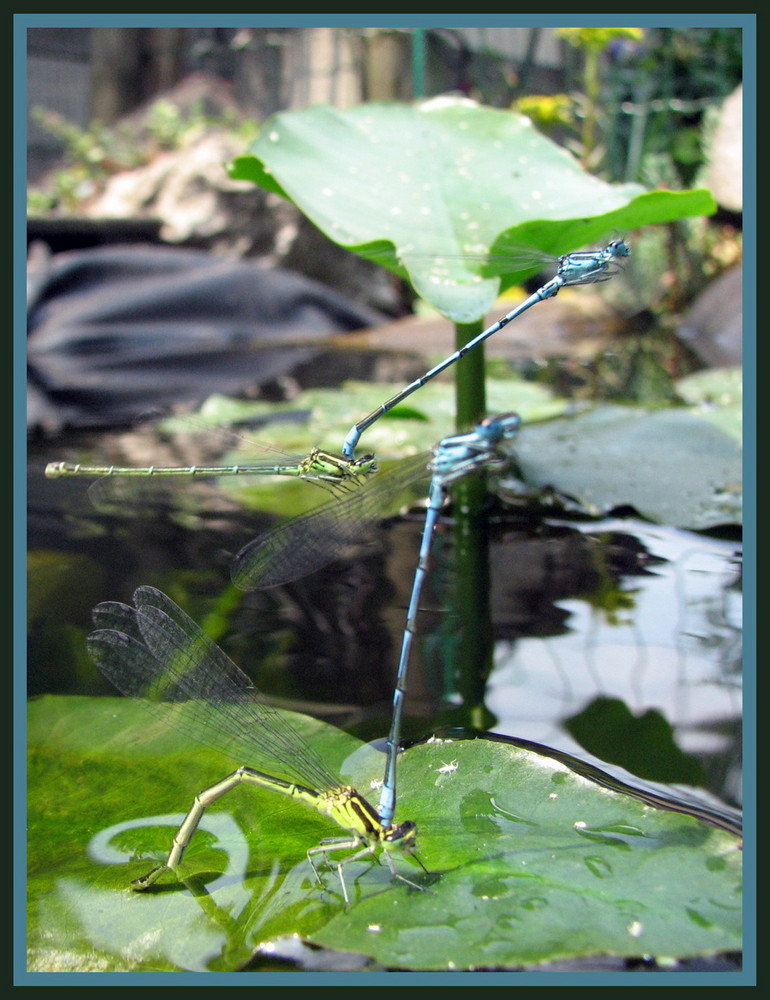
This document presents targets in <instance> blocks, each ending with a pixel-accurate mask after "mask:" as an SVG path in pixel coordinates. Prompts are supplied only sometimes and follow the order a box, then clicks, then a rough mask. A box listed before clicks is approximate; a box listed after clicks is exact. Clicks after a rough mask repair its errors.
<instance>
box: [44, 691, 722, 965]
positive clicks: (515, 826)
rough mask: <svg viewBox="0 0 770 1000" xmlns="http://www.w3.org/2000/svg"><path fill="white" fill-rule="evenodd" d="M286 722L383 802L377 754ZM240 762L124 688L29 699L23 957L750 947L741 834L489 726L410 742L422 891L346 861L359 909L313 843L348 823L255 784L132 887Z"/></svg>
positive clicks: (483, 958) (470, 956)
mask: <svg viewBox="0 0 770 1000" xmlns="http://www.w3.org/2000/svg"><path fill="white" fill-rule="evenodd" d="M291 721H292V723H293V724H294V725H295V726H297V727H298V728H300V730H301V731H302V733H303V734H304V735H305V737H306V738H307V739H309V740H310V741H311V742H312V743H313V744H314V746H315V747H316V749H317V750H318V751H319V752H320V753H321V754H322V755H323V756H324V758H325V759H326V760H328V761H330V762H331V763H332V764H333V765H334V766H336V767H338V769H340V770H341V771H342V772H343V774H344V775H345V777H346V778H347V779H349V780H351V781H352V782H354V783H355V785H356V787H358V788H359V789H360V790H362V791H364V792H365V793H367V794H368V795H369V797H370V799H372V800H373V801H375V802H376V797H375V796H376V793H375V792H372V791H371V782H372V781H373V780H376V778H377V777H378V776H379V774H380V773H381V771H382V765H383V757H382V755H381V754H379V753H376V752H375V751H373V750H372V749H371V748H370V747H365V746H363V745H361V744H359V743H358V742H357V741H356V740H355V739H353V738H352V737H349V736H347V735H345V734H344V733H340V732H339V731H338V730H335V729H332V728H330V727H327V726H323V725H322V724H320V723H316V722H313V721H311V720H308V719H306V718H304V717H301V716H292V717H291ZM249 763H252V764H253V765H255V766H259V762H258V761H249ZM232 769H233V768H232V762H230V764H228V761H227V760H226V759H225V758H223V757H220V756H219V755H216V754H209V753H207V752H205V751H202V750H200V749H199V748H198V749H196V748H195V747H191V746H190V745H189V744H186V743H185V740H184V738H183V737H182V736H181V735H180V734H177V733H175V732H173V731H171V730H167V729H165V727H162V726H161V725H160V724H159V723H158V722H157V721H156V720H153V721H152V722H148V718H147V715H146V713H145V712H144V711H142V710H141V709H140V708H139V707H138V706H137V705H136V704H135V703H133V702H131V701H129V700H127V699H88V698H57V697H44V698H41V699H39V700H36V701H34V702H32V703H31V704H30V709H29V827H28V829H29V873H28V874H29V926H28V948H29V968H30V969H31V970H34V971H65V970H66V971H86V970H89V971H97V970H98V971H106V970H121V971H149V970H166V971H173V970H196V971H204V970H207V971H225V970H234V969H240V968H243V966H244V965H245V964H246V963H247V962H248V961H249V960H250V958H251V957H252V955H253V954H254V953H255V951H259V950H260V949H261V950H263V951H265V950H268V949H269V947H270V942H273V941H275V940H277V939H279V938H282V937H285V936H286V935H299V936H300V937H301V938H303V939H305V940H306V941H310V942H315V943H316V944H321V945H324V946H326V947H328V948H333V949H340V950H346V951H357V952H360V953H361V954H363V955H366V956H370V957H371V958H373V959H375V960H376V961H377V962H379V963H380V964H382V965H385V966H388V967H391V968H408V969H425V970H429V969H478V968H490V967H492V968H510V967H516V966H520V965H521V964H524V963H529V964H532V963H535V964H536V963H541V962H549V961H554V960H558V959H561V958H565V957H570V956H572V957H574V956H585V955H594V954H605V955H619V956H628V955H649V956H654V957H657V958H664V957H678V958H682V957H686V956H697V955H709V954H714V953H718V952H722V951H732V950H737V949H740V947H741V892H740V888H741V852H740V850H739V842H738V840H737V837H736V836H735V835H734V834H733V833H731V832H729V831H728V830H723V829H717V828H715V827H714V826H711V825H709V824H707V823H706V822H703V821H702V820H700V819H698V818H695V817H693V816H690V815H684V814H682V813H679V812H672V811H668V810H666V809H663V808H657V807H656V806H655V805H652V804H650V802H649V801H643V800H641V799H638V798H636V797H634V796H632V795H629V794H626V793H625V792H624V791H623V790H622V789H621V790H617V789H614V788H612V787H608V786H607V785H602V784H599V783H596V782H594V781H592V780H589V779H588V778H586V777H584V776H582V775H581V774H579V773H576V772H575V771H573V770H571V769H570V767H568V766H567V764H566V763H565V762H564V761H562V760H557V759H555V758H553V757H550V756H544V755H543V754H542V753H539V752H536V751H535V750H534V749H532V748H529V747H527V746H513V745H510V744H508V743H502V742H493V741H487V740H473V741H463V742H448V741H434V742H430V743H427V744H423V745H421V746H418V747H415V748H413V749H412V750H409V751H407V752H405V753H404V754H402V756H401V758H400V759H399V783H400V794H399V810H398V818H399V819H404V818H409V819H412V820H414V821H415V822H416V823H417V824H418V828H419V843H418V846H419V853H420V857H421V859H422V861H423V862H424V864H425V866H426V867H427V868H428V870H429V872H430V875H426V874H425V873H424V872H422V870H421V869H420V868H419V867H416V865H415V863H414V862H410V861H409V860H407V859H397V863H398V867H399V870H400V872H401V873H402V874H404V875H405V876H406V877H407V878H408V879H410V880H411V881H413V882H415V883H418V884H419V885H420V886H421V887H422V891H421V890H420V889H417V888H412V887H410V886H409V885H407V884H406V883H404V882H400V881H393V880H392V879H391V877H390V873H389V871H388V869H387V867H385V866H384V865H375V866H372V865H371V864H369V863H367V862H366V861H365V860H362V861H361V862H360V863H359V862H356V863H354V864H352V865H350V866H349V868H348V869H347V870H346V881H347V885H348V888H349V891H350V895H351V903H350V905H349V906H348V907H347V908H346V907H345V905H344V903H343V901H342V899H341V894H340V887H339V883H338V881H337V876H336V874H335V873H334V872H333V871H329V872H325V873H324V876H323V885H322V886H319V885H318V884H317V883H316V882H315V881H314V879H313V877H312V871H311V869H310V867H309V864H308V862H307V859H306V856H305V851H306V849H307V848H308V847H310V846H312V845H314V844H317V843H318V842H319V840H320V839H321V838H323V837H327V836H334V835H335V834H339V833H340V831H339V828H337V827H336V826H335V824H333V823H332V822H331V821H330V820H329V819H327V818H324V817H321V816H319V815H317V814H316V813H315V812H314V811H313V810H312V809H309V808H307V807H305V806H303V805H301V804H300V803H297V802H295V801H293V800H291V799H288V798H285V797H283V796H280V795H278V794H276V793H274V792H270V791H265V790H260V789H254V788H248V789H246V788H242V789H239V790H238V791H236V792H233V793H231V794H230V795H228V796H227V797H225V798H223V799H221V800H220V801H219V802H218V803H217V805H216V807H212V809H211V810H210V811H209V812H208V813H207V814H206V816H205V817H204V822H203V824H202V826H201V828H200V829H199V830H198V831H197V832H196V834H195V836H194V837H193V841H192V844H191V846H190V848H189V850H188V853H187V855H186V857H185V861H184V864H183V865H182V866H181V868H180V869H179V870H178V872H177V873H176V874H175V875H167V876H166V877H165V878H164V880H162V881H161V882H159V883H158V884H157V886H155V887H154V888H153V890H151V891H149V892H146V893H142V894H137V893H134V892H132V891H131V890H130V889H129V888H127V886H128V882H129V879H131V878H135V877H137V876H138V875H140V874H143V873H144V872H146V870H147V868H148V867H150V866H152V864H153V862H152V861H149V862H148V861H147V860H146V859H147V857H152V858H154V859H157V858H161V859H162V858H163V857H164V856H165V852H166V851H167V849H168V847H169V844H170V838H171V836H172V834H173V828H174V826H175V825H176V824H177V823H178V822H179V821H180V820H181V817H182V815H183V813H184V812H185V811H186V809H187V808H188V806H189V805H190V803H191V801H192V797H193V795H194V794H195V793H196V792H197V791H199V790H200V789H201V788H203V787H205V786H207V785H210V784H211V783H212V782H214V781H216V780H218V779H219V778H221V777H223V776H224V774H226V773H228V771H230V770H232ZM134 855H136V858H141V857H144V858H145V860H136V859H135V858H134ZM180 877H184V878H185V879H186V881H185V883H182V882H180V881H179V879H180Z"/></svg>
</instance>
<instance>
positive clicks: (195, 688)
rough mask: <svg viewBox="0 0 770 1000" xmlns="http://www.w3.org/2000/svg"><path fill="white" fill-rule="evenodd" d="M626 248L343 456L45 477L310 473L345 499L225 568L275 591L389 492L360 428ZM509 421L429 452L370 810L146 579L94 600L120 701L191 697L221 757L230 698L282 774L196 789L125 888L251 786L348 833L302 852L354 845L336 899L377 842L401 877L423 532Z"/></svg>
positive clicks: (575, 259) (329, 550)
mask: <svg viewBox="0 0 770 1000" xmlns="http://www.w3.org/2000/svg"><path fill="white" fill-rule="evenodd" d="M629 252H630V251H629V248H628V245H627V244H626V243H625V242H624V241H613V242H612V243H610V244H608V246H607V247H606V248H605V249H604V250H599V251H586V252H581V253H576V254H568V255H565V256H564V257H562V258H559V260H558V270H557V274H556V275H555V276H554V277H553V278H552V279H550V280H549V281H548V282H546V283H545V284H544V285H543V286H541V287H540V288H539V289H538V290H537V291H536V292H535V293H534V294H533V295H531V296H530V297H529V298H528V299H527V300H526V301H525V302H523V303H522V304H521V305H520V306H518V307H517V308H516V309H514V310H512V311H511V312H509V313H508V314H506V316H504V317H503V318H502V319H500V320H499V321H497V323H495V324H493V325H492V326H491V327H489V328H487V329H486V330H484V331H483V332H482V333H481V334H480V335H478V336H477V337H475V338H474V339H473V340H471V341H469V342H468V344H466V345H465V346H464V347H463V348H461V349H460V350H458V351H456V352H455V353H454V354H452V355H450V356H449V357H448V358H446V359H445V360H444V361H442V362H441V363H440V364H439V365H436V366H435V367H434V368H432V369H430V370H429V371H428V372H426V373H425V374H424V375H423V376H421V378H419V379H417V380H415V381H414V382H412V383H411V384H410V385H408V386H406V387H405V388H404V389H402V390H401V391H400V392H399V393H397V394H396V395H395V396H393V397H391V398H390V399H389V400H387V401H386V402H385V403H383V404H382V405H381V406H379V407H378V408H377V409H376V410H375V411H373V412H372V413H371V414H369V415H368V416H367V417H365V418H364V419H363V420H361V421H359V422H358V423H356V424H355V425H354V426H353V427H352V428H351V430H350V431H349V432H348V434H347V435H346V437H345V440H344V442H343V446H342V455H341V456H338V455H334V454H333V453H328V452H321V451H318V450H315V451H313V452H311V453H310V454H309V455H308V456H306V457H305V458H303V459H300V460H296V461H293V462H289V463H284V464H281V463H275V464H272V465H269V466H268V465H263V466H249V467H245V466H231V467H215V466H206V467H204V468H201V467H198V466H194V467H193V466H190V467H187V468H182V467H155V466H153V467H145V468H144V469H137V468H134V469H132V468H125V467H115V466H110V467H101V468H100V467H93V466H91V467H89V466H82V465H70V464H67V463H53V464H52V465H50V466H49V467H48V469H47V474H48V475H49V476H58V475H103V476H107V477H110V476H123V475H126V476H132V475H134V476H135V475H147V476H161V475H172V476H173V475H190V476H202V475H244V474H247V473H248V474H254V475H263V474H265V475H288V476H294V477H297V478H302V479H307V480H310V481H315V482H318V483H319V484H320V485H324V486H326V487H327V488H329V489H331V490H332V491H333V492H337V493H340V492H344V491H348V490H351V491H352V492H351V495H350V496H348V497H344V498H343V499H341V500H337V501H335V502H333V503H332V504H327V505H324V507H322V508H320V509H318V510H316V511H311V513H310V514H309V515H306V516H304V517H301V518H295V519H294V520H292V521H289V522H286V523H285V524H283V525H279V527H278V528H277V529H275V530H274V531H271V532H268V533H267V534H266V535H264V536H261V537H260V538H258V539H255V540H254V541H253V542H251V543H249V544H248V545H247V546H245V547H244V548H243V549H242V550H241V552H240V553H239V554H238V555H237V557H236V559H235V561H234V564H233V571H232V572H233V579H234V581H235V582H236V584H238V586H241V587H243V588H244V589H251V588H253V587H264V586H275V585H277V584H279V583H282V582H285V581H287V580H290V579H296V578H297V577H298V576H302V575H305V574H307V573H309V572H311V571H312V570H313V569H315V568H319V567H320V566H322V565H324V564H325V563H327V562H329V561H331V559H333V558H334V557H335V555H336V554H337V552H338V551H339V549H340V546H341V545H342V544H344V543H345V542H350V541H353V542H355V541H356V540H357V539H358V537H359V536H360V532H361V528H362V527H363V525H364V524H365V523H367V522H368V521H371V520H372V519H373V518H374V517H376V516H377V513H378V512H379V509H380V508H379V504H380V503H381V502H382V498H383V496H388V493H389V491H391V495H392V491H393V490H395V489H396V488H397V486H396V484H398V488H400V483H401V478H399V479H397V478H396V477H387V478H385V479H383V480H382V481H381V482H378V481H377V479H375V480H374V482H373V483H371V484H368V483H365V482H364V481H365V480H366V479H367V478H368V477H369V476H370V475H371V474H373V473H375V472H376V471H377V467H376V462H375V460H374V456H372V455H367V456H364V457H363V458H361V459H356V458H355V449H356V447H357V445H358V443H359V440H360V437H361V435H362V433H363V432H364V431H365V430H366V429H367V428H369V427H370V426H371V425H372V424H373V423H374V422H375V421H376V420H378V419H379V418H380V417H381V416H383V415H384V414H385V413H388V412H389V411H390V410H392V409H393V408H394V407H395V406H397V405H398V404H399V403H400V402H401V401H402V400H404V399H405V398H407V397H408V396H409V395H411V393H413V392H415V391H417V390H418V389H419V388H420V387H421V386H423V385H425V384H426V383H427V382H428V381H430V380H431V379H432V378H434V377H435V376H436V375H438V374H439V373H440V372H442V371H444V370H446V369H447V368H449V367H450V366H451V365H452V364H454V363H455V362H456V361H458V360H459V359H460V358H461V357H463V356H464V355H465V354H466V353H467V352H468V351H470V350H472V349H473V348H474V347H475V346H477V345H478V344H480V343H482V342H483V341H484V340H485V339H487V338H488V337H490V336H492V335H493V334H494V333H495V332H497V331H498V330H500V329H502V327H503V326H505V325H506V324H508V323H509V322H511V321H512V320H513V319H515V318H516V317H517V316H520V315H521V314H522V313H523V312H524V311H526V310H527V309H529V308H530V307H531V306H532V305H534V304H536V303H537V302H540V301H544V300H545V299H547V298H551V297H553V296H554V295H556V294H557V293H558V291H559V290H560V289H561V288H562V287H565V286H568V285H579V284H588V283H593V282H597V281H603V280H606V279H607V278H609V277H611V276H612V274H614V273H616V271H617V269H618V267H619V261H620V260H621V259H622V258H623V257H626V256H628V254H629ZM519 426H520V419H519V417H518V416H517V415H516V414H512V413H510V414H503V415H500V416H498V417H494V418H489V419H488V420H486V421H483V422H482V423H481V424H479V425H478V426H477V427H476V428H475V429H474V430H473V431H471V432H469V433H467V434H459V435H453V436H451V437H449V438H445V439H444V440H442V441H441V442H440V443H439V444H438V445H437V446H436V449H435V450H434V455H433V457H432V459H431V461H430V464H429V468H430V473H431V485H430V492H429V503H428V510H427V515H426V521H425V527H424V531H423V539H422V543H421V546H420V556H419V562H418V566H417V570H416V573H415V578H414V583H413V588H412V596H411V599H410V603H409V611H408V614H407V623H406V629H405V631H404V637H403V642H402V651H401V657H400V661H399V667H398V672H397V680H396V688H395V694H394V702H393V715H392V723H391V728H390V733H389V738H388V750H387V757H386V764H385V774H384V779H383V783H382V791H381V796H380V802H379V808H378V809H377V810H375V809H374V808H373V807H372V806H371V805H370V804H369V803H368V802H367V801H366V800H365V799H364V798H363V796H361V795H360V794H359V793H358V792H356V791H355V790H353V789H352V788H350V787H349V786H345V785H341V784H339V782H337V781H336V779H334V777H333V776H332V775H331V774H330V773H329V772H328V770H327V769H326V768H324V767H323V765H322V764H321V762H320V761H318V760H316V759H314V755H312V753H310V752H308V753H305V752H304V749H303V748H301V746H300V744H299V743H298V739H299V738H298V737H296V734H290V735H287V733H290V731H288V730H286V729H285V727H279V726H277V725H275V724H274V720H271V718H270V715H269V713H267V712H266V711H265V710H264V706H259V702H256V701H255V700H254V694H255V692H254V691H253V689H252V688H251V686H250V684H249V682H248V680H247V679H246V678H245V675H243V674H241V673H240V671H239V670H238V668H237V667H235V665H234V664H232V662H231V661H230V660H228V658H227V657H226V656H225V655H224V653H222V651H221V650H219V648H218V647H217V646H216V645H215V644H213V643H212V642H211V641H210V640H208V639H207V638H206V637H205V635H204V634H203V633H202V632H201V630H200V629H198V627H197V626H196V625H195V624H194V623H193V622H192V621H191V620H190V619H189V618H187V616H185V615H184V614H183V612H181V610H180V609H178V608H177V607H176V605H174V604H173V602H170V601H169V599H168V598H166V597H165V595H162V594H161V593H160V592H159V591H155V590H154V589H153V588H146V587H145V588H139V590H137V591H136V594H135V604H136V607H134V608H131V607H129V606H127V605H119V604H115V603H107V604H103V605H99V606H98V607H97V609H96V611H95V623H96V625H97V631H96V632H94V633H92V635H91V636H90V637H89V641H88V647H89V651H90V653H91V655H92V657H93V658H94V660H95V661H96V663H97V665H98V666H99V667H100V669H101V670H102V672H103V673H104V674H105V676H107V677H108V679H110V680H111V681H112V682H113V683H114V684H115V686H116V687H118V689H119V690H121V691H122V692H123V693H124V694H126V695H129V696H136V697H142V698H143V703H145V704H147V705H148V706H152V705H153V704H156V703H157V700H158V699H159V698H160V699H162V698H163V697H166V696H168V695H169V694H170V695H171V696H172V697H173V698H176V699H180V698H182V699H184V701H185V702H187V703H189V705H190V709H189V712H188V713H187V714H186V722H185V723H184V731H185V732H187V733H188V735H190V736H191V737H192V738H194V739H197V740H198V741H199V742H203V743H212V744H213V745H215V746H217V747H218V748H219V749H221V750H222V751H223V752H224V753H225V754H227V755H229V756H231V757H232V756H234V747H235V745H236V742H241V737H242V736H243V735H244V732H243V728H242V726H240V724H236V723H234V722H233V712H232V711H231V710H230V709H229V707H228V706H232V705H240V706H241V708H242V709H243V710H244V711H246V712H248V713H249V719H250V721H249V723H248V727H247V728H248V730H249V736H250V740H251V745H252V747H253V752H254V754H255V756H256V757H257V758H258V759H260V760H262V759H265V758H267V760H268V761H272V762H273V763H277V764H278V765H279V767H278V770H280V771H282V773H283V774H285V775H287V776H286V777H278V776H273V775H271V774H268V773H267V772H263V771H258V770H256V769H254V768H252V767H250V766H249V765H246V764H242V766H241V767H239V768H238V770H237V771H235V772H233V773H232V774H230V775H228V776H227V777H226V778H224V779H222V781H220V782H218V783H217V784H216V785H214V786H212V787H211V788H209V789H206V790H205V791H204V792H202V793H200V794H199V795H198V796H197V797H196V799H195V803H194V805H193V807H192V808H191V809H190V811H189V813H188V815H187V817H186V818H185V820H184V822H183V824H182V826H181V827H180V829H179V831H178V833H177V835H176V837H175V838H174V842H173V846H172V848H171V851H170V852H169V855H168V857H167V859H166V862H165V864H164V865H160V866H157V867H156V868H154V869H153V870H152V871H151V872H150V873H148V874H147V875H146V876H143V877H142V878H140V879H139V880H137V881H136V882H135V883H134V887H135V888H137V889H144V888H146V887H148V886H149V885H151V884H153V882H154V881H155V880H156V879H157V877H158V876H159V875H160V874H162V873H163V872H164V871H165V870H166V869H167V868H173V867H175V866H176V865H177V864H178V863H179V862H180V861H181V859H182V855H183V854H184V851H185V849H186V847H187V844H188V843H189V841H190V838H191V837H192V835H193V833H194V831H195V829H196V827H197V825H198V823H199V821H200V818H201V816H202V814H203V812H204V810H205V808H206V807H207V806H208V805H209V804H210V803H211V802H214V801H216V800H217V799H218V798H220V797H221V796H222V795H223V794H225V793H226V792H228V791H230V790H231V789H232V788H234V787H236V786H237V785H238V784H241V783H247V784H248V783H251V784H255V785H261V786H263V787H267V788H271V789H273V790H275V791H278V792H280V793H282V794H285V795H289V796H291V797H294V798H297V799H299V800H301V801H304V802H305V803H307V804H309V805H312V806H313V807H314V808H316V809H317V810H318V811H320V812H322V813H324V814H326V815H328V816H330V817H331V818H332V819H334V820H335V821H336V822H337V824H338V825H339V826H340V827H342V828H343V829H344V830H345V831H346V833H347V836H346V837H343V838H338V839H337V840H334V841H330V842H324V843H322V844H321V845H319V846H318V847H316V848H311V849H310V851H308V859H309V861H310V863H311V865H312V866H313V869H314V871H316V869H315V863H314V861H313V859H314V857H315V856H317V855H318V854H322V855H324V856H326V855H328V854H329V853H330V852H332V851H334V850H339V849H351V850H354V851H355V853H354V854H353V855H352V857H350V858H346V859H343V861H342V862H340V863H338V864H337V871H338V873H339V877H340V883H341V886H342V892H343V896H344V898H345V899H346V900H347V899H348V893H347V889H346V886H345V879H344V876H343V866H344V865H345V864H346V863H347V862H348V861H349V860H353V859H354V858H358V857H362V856H364V855H369V854H371V855H375V854H376V853H378V851H379V850H380V849H383V851H384V854H385V858H386V860H387V863H388V866H389V868H390V870H391V872H392V873H393V874H394V876H397V877H398V878H400V879H401V880H403V881H405V882H410V880H409V879H406V878H404V876H403V875H400V874H399V873H398V872H397V870H396V868H395V865H394V862H393V860H392V857H391V852H392V851H393V850H394V849H396V848H401V849H404V850H405V851H406V853H408V854H409V853H413V850H414V845H415V838H416V829H415V827H414V824H413V823H411V822H408V821H407V822H402V823H400V824H397V825H395V826H394V825H393V819H394V816H395V809H396V799H397V780H396V759H397V753H398V745H399V740H400V724H401V713H402V706H403V697H404V693H405V690H406V678H407V669H408V662H409V655H410V649H411V642H412V636H413V635H414V630H415V619H416V615H417V612H418V609H419V601H420V594H421V589H422V584H423V580H424V577H425V574H426V572H427V569H428V558H429V551H430V540H431V537H432V534H433V530H434V528H435V525H436V522H437V519H438V515H439V511H440V508H441V506H442V503H443V501H444V498H445V495H446V491H447V489H448V487H449V486H451V484H452V483H454V482H456V481H457V480H459V479H461V478H463V477H464V476H466V475H468V474H470V473H473V472H476V471H479V470H482V469H484V468H490V467H492V468H494V467H499V466H502V465H504V464H505V463H506V462H507V460H508V458H509V455H508V453H507V451H506V450H505V448H504V445H505V442H507V441H509V440H510V439H511V438H513V437H515V435H516V434H517V433H518V430H519ZM425 465H426V463H425V460H424V459H417V460H414V461H412V462H407V463H405V466H406V467H405V468H404V469H402V470H401V472H400V476H401V477H402V478H403V477H404V476H406V477H414V476H415V475H416V474H418V473H421V472H424V470H425ZM391 484H393V485H391ZM220 682H221V683H220ZM247 706H252V707H247ZM257 706H259V707H257ZM236 725H238V728H237V733H238V741H235V742H234V739H233V734H234V733H235V732H236ZM180 728H181V727H180ZM225 734H230V735H225ZM277 736H279V737H280V739H277V738H276V737H277ZM236 759H237V758H236ZM316 874H318V873H317V871H316ZM410 884H414V883H411V882H410Z"/></svg>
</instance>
